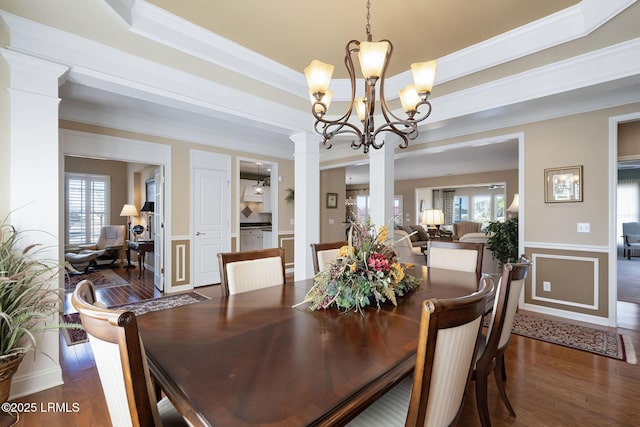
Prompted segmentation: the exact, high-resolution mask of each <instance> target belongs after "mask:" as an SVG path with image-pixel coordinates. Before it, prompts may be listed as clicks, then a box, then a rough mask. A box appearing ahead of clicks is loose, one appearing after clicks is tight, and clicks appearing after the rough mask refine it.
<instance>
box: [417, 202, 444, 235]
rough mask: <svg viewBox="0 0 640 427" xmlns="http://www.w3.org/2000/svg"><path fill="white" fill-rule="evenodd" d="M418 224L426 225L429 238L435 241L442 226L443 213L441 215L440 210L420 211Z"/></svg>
mask: <svg viewBox="0 0 640 427" xmlns="http://www.w3.org/2000/svg"><path fill="white" fill-rule="evenodd" d="M420 224H422V225H426V226H427V232H428V233H429V238H430V239H435V237H436V233H437V232H438V229H439V228H440V226H441V225H442V224H444V213H442V211H441V210H440V209H427V210H425V211H422V219H421V220H420Z"/></svg>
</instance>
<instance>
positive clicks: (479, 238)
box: [459, 233, 501, 275]
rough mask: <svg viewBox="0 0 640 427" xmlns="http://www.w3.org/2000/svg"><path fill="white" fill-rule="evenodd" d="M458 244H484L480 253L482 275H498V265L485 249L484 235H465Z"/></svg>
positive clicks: (490, 252)
mask: <svg viewBox="0 0 640 427" xmlns="http://www.w3.org/2000/svg"><path fill="white" fill-rule="evenodd" d="M459 241H460V242H471V243H484V252H483V253H482V274H492V275H496V274H498V275H499V274H500V273H501V269H500V263H499V262H498V260H497V259H495V258H494V257H493V252H492V251H490V250H489V249H488V248H487V235H486V234H484V233H466V234H464V235H463V236H462V237H460V239H459Z"/></svg>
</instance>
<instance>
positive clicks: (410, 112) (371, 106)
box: [304, 0, 437, 153]
mask: <svg viewBox="0 0 640 427" xmlns="http://www.w3.org/2000/svg"><path fill="white" fill-rule="evenodd" d="M370 8H371V2H370V1H369V0H367V25H366V27H365V31H366V33H367V41H366V42H360V41H357V40H351V41H350V42H349V43H347V45H346V48H345V57H344V63H345V66H346V68H347V71H348V73H349V79H350V81H351V100H350V102H349V107H348V108H347V111H346V112H345V113H344V115H343V116H341V117H340V118H338V119H336V120H329V119H327V118H325V115H326V113H327V110H328V109H329V104H330V103H331V98H332V97H333V93H332V91H331V90H330V89H329V85H330V83H331V75H332V74H333V70H334V68H335V67H334V66H333V65H331V64H325V63H323V62H320V61H318V60H313V61H311V63H310V64H309V65H308V66H307V67H306V68H305V69H304V74H305V77H306V78H307V83H308V85H309V96H310V98H311V104H312V105H311V113H312V114H313V117H314V118H315V119H316V122H315V124H314V129H315V131H316V132H317V133H319V134H320V135H322V136H323V141H322V143H323V145H325V146H326V147H327V148H331V147H332V144H331V143H328V141H329V140H331V139H332V138H334V137H335V136H337V135H342V134H351V135H355V136H356V139H354V140H352V142H351V148H353V149H355V150H357V149H359V148H360V147H363V149H364V153H368V152H369V149H370V147H373V148H375V149H379V148H382V146H383V145H384V140H382V141H379V142H378V141H376V137H377V136H378V134H380V133H382V132H389V133H393V134H396V135H398V136H399V137H400V138H401V139H402V141H401V142H400V145H399V147H400V148H407V147H408V146H409V140H410V139H411V140H412V139H415V138H416V137H417V136H418V123H419V122H421V121H423V120H424V119H426V118H427V117H429V115H430V114H431V103H430V102H429V101H427V98H428V97H429V95H430V94H431V89H432V88H433V81H434V79H435V73H436V66H437V61H435V60H434V61H429V62H420V63H415V64H411V72H412V74H413V82H414V84H410V85H407V86H406V87H405V88H404V89H402V90H400V102H401V103H402V108H403V109H404V111H405V113H406V114H407V117H406V118H405V119H402V118H400V117H397V116H396V115H394V114H393V112H392V111H391V110H390V109H389V106H388V105H387V101H386V99H385V96H384V79H385V75H386V72H387V68H388V66H389V59H390V58H391V54H392V52H393V45H392V44H391V42H390V41H389V40H386V39H385V40H380V41H378V42H372V36H371V25H370V22H369V21H370V18H371V14H370ZM355 53H357V54H358V61H359V62H360V69H361V70H362V75H363V76H364V96H363V97H358V98H356V76H355V67H354V65H353V60H352V58H351V56H352V55H353V54H355ZM378 82H380V89H379V90H380V94H379V102H380V112H381V113H382V117H383V118H384V123H382V124H381V125H380V126H378V127H377V128H376V127H375V124H374V119H373V115H374V113H375V111H376V84H377V83H378ZM422 105H425V106H426V107H425V108H426V110H425V111H423V112H422V113H419V112H418V108H419V107H420V106H422ZM354 107H355V109H356V112H357V114H358V118H359V120H360V122H361V124H362V129H360V128H359V127H358V126H356V125H354V124H353V123H350V122H349V118H350V117H351V113H352V112H353V109H354Z"/></svg>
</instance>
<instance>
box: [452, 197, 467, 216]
mask: <svg viewBox="0 0 640 427" xmlns="http://www.w3.org/2000/svg"><path fill="white" fill-rule="evenodd" d="M460 221H469V197H467V196H455V197H454V198H453V222H460Z"/></svg>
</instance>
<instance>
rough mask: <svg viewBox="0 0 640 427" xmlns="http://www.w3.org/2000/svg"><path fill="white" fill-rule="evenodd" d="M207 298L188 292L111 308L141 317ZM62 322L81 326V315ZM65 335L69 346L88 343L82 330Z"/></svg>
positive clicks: (71, 316) (69, 315)
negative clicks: (127, 311)
mask: <svg viewBox="0 0 640 427" xmlns="http://www.w3.org/2000/svg"><path fill="white" fill-rule="evenodd" d="M208 299H209V297H206V296H204V295H202V294H200V293H198V292H187V293H184V294H179V295H170V296H168V297H162V298H155V299H147V300H143V301H138V302H132V303H127V304H120V305H114V306H111V307H109V308H110V309H114V310H130V311H133V312H134V313H135V315H136V316H141V315H143V314H145V313H149V312H151V311H158V310H166V309H168V308H173V307H179V306H181V305H186V304H193V303H195V302H198V301H204V300H208ZM61 321H62V322H64V323H69V324H76V325H79V324H80V315H79V314H78V313H70V314H63V315H62V319H61ZM61 331H62V334H63V335H64V338H65V340H66V341H67V345H75V344H80V343H83V342H86V341H87V334H86V333H85V331H84V330H82V329H61Z"/></svg>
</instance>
